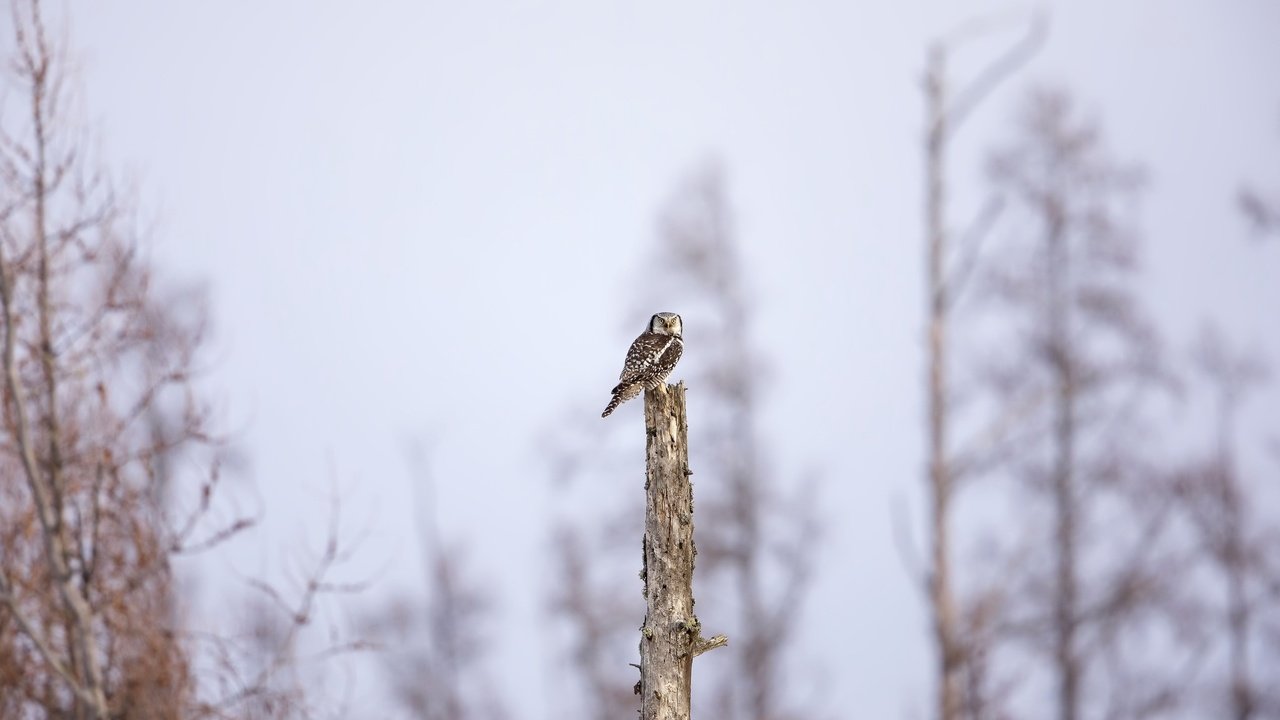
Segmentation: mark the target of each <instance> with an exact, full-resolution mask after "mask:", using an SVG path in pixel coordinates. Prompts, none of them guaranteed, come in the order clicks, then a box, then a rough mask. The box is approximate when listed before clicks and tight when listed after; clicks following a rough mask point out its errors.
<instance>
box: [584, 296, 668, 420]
mask: <svg viewBox="0 0 1280 720" xmlns="http://www.w3.org/2000/svg"><path fill="white" fill-rule="evenodd" d="M682 330H683V328H682V327H681V324H680V316H679V315H677V314H675V313H669V312H660V313H658V314H657V315H654V316H653V317H651V318H649V328H648V329H647V330H645V331H644V332H643V333H641V334H640V337H638V338H636V339H635V342H633V343H631V349H630V350H628V351H627V360H626V362H625V363H623V365H622V375H621V376H619V377H620V382H619V383H618V385H617V387H615V388H614V389H613V399H611V400H610V401H609V404H608V405H606V406H605V408H604V412H603V413H601V414H600V417H609V413H611V412H613V411H614V410H615V409H617V407H618V406H619V405H621V404H622V403H624V402H626V401H628V400H630V399H631V398H633V397H635V396H637V395H639V394H640V392H641V391H642V390H646V389H652V388H655V387H657V386H658V385H661V384H662V383H663V382H664V381H666V379H667V376H668V375H670V374H671V371H672V370H674V369H675V367H676V363H677V362H679V360H680V354H681V353H683V352H684V339H683V338H682V337H681V336H680V333H681V332H682Z"/></svg>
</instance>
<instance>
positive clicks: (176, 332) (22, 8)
mask: <svg viewBox="0 0 1280 720" xmlns="http://www.w3.org/2000/svg"><path fill="white" fill-rule="evenodd" d="M41 9H42V8H41V6H40V4H39V3H38V2H35V1H32V2H19V3H15V4H14V6H13V32H14V40H15V45H14V47H15V51H14V56H13V58H12V61H11V62H10V63H8V64H7V67H9V68H11V73H12V74H11V82H12V84H11V87H12V88H13V89H14V90H15V93H14V94H15V99H16V100H17V101H18V105H19V107H20V109H21V111H22V112H21V113H20V114H10V115H7V116H6V117H5V118H4V120H5V123H4V127H3V133H2V134H0V179H2V181H3V184H4V196H3V200H2V202H3V206H2V207H0V311H2V312H3V316H2V317H0V323H3V368H4V383H3V387H4V396H3V397H4V407H3V410H4V428H3V431H4V434H3V444H2V445H0V464H2V465H3V467H4V471H3V473H2V475H0V476H2V477H3V478H5V480H3V481H0V482H2V483H3V491H4V494H5V495H6V496H7V500H8V502H6V503H4V506H3V514H4V522H3V527H4V528H6V530H7V533H6V534H7V535H8V537H6V538H5V542H4V544H3V548H4V549H3V563H2V564H0V601H3V603H4V606H5V607H6V608H7V619H8V620H11V621H12V625H11V626H10V630H11V633H10V634H8V635H7V637H6V638H5V639H6V643H5V645H4V647H3V650H0V652H4V653H5V654H6V655H9V659H11V660H12V661H13V662H14V663H16V664H10V663H8V662H6V663H3V665H4V666H5V667H18V668H23V667H25V668H30V669H31V670H29V671H27V672H23V673H21V675H20V676H19V677H17V678H10V680H13V681H14V682H13V683H12V684H10V683H5V688H6V689H5V690H4V691H3V694H4V695H5V699H4V704H5V705H6V706H8V707H12V708H15V709H16V710H17V714H18V715H19V716H21V715H27V714H31V713H35V712H37V708H39V709H40V710H39V711H40V712H48V713H51V714H56V715H60V716H65V717H76V718H90V717H92V718H106V717H107V716H108V715H109V714H112V713H120V712H125V711H130V712H140V713H141V712H145V713H147V716H148V717H177V714H178V713H179V712H180V711H181V708H183V707H185V706H187V705H188V703H189V701H190V699H191V694H192V689H193V685H192V681H191V678H190V676H189V674H188V672H187V667H186V655H185V652H184V651H183V649H182V647H181V646H180V644H178V643H177V642H175V640H174V638H173V636H172V635H171V634H170V633H168V632H167V631H166V629H165V623H164V622H163V619H165V618H170V619H171V618H172V617H173V614H174V610H173V606H172V581H171V578H170V572H169V563H168V558H169V556H170V554H171V553H172V552H173V551H175V550H180V549H182V548H183V547H184V545H185V543H186V542H187V541H188V540H189V539H190V538H189V530H188V532H181V531H179V532H177V533H170V532H168V531H166V530H165V529H164V525H165V524H164V522H163V520H164V516H165V509H164V508H163V507H162V506H161V503H160V502H158V501H159V499H160V494H159V493H158V490H159V489H160V488H159V486H158V485H157V480H158V478H159V474H160V470H161V467H160V463H161V462H162V459H163V458H166V457H169V456H171V455H173V454H175V453H178V452H187V451H189V448H190V447H192V446H196V445H200V444H204V443H207V442H208V441H209V440H210V438H209V436H208V434H207V432H206V430H205V426H206V411H205V408H204V407H203V406H202V405H201V403H200V402H199V401H198V400H197V399H196V398H197V396H196V395H195V393H194V392H192V387H191V381H192V360H193V355H194V353H195V351H196V349H197V348H198V347H199V340H200V335H201V329H202V325H201V321H200V318H199V315H198V313H197V314H195V315H186V316H184V314H183V313H182V312H180V311H176V310H175V309H174V307H168V306H166V305H165V303H164V300H165V299H164V298H160V297H157V294H156V292H155V290H154V288H153V283H152V279H151V275H150V271H149V269H148V268H147V267H146V265H145V263H143V262H142V261H141V260H140V258H139V257H138V253H137V249H136V245H135V243H134V240H133V239H132V237H131V236H130V229H129V218H128V212H127V208H126V207H125V206H124V205H123V204H122V202H121V201H120V200H119V199H118V197H117V196H116V194H115V193H114V191H113V189H112V187H111V184H110V181H109V180H108V179H107V178H106V177H105V176H103V175H102V174H100V173H99V172H98V171H97V170H96V169H95V168H94V166H93V163H92V160H91V159H90V158H88V157H87V151H88V145H87V143H86V142H85V141H84V139H83V137H82V136H81V135H80V134H79V133H78V132H77V128H76V125H75V122H74V118H73V117H71V116H70V115H69V112H70V111H69V105H70V99H71V98H70V95H69V92H68V84H69V81H68V79H67V77H66V76H65V74H64V68H65V65H66V63H65V59H64V57H63V54H62V53H63V50H62V49H61V48H60V47H59V46H57V45H55V44H53V43H52V42H51V40H50V37H49V34H48V33H47V32H46V29H45V26H44V22H43V16H42V13H41ZM179 307H180V306H179ZM158 429H162V431H156V430H158ZM216 477H217V476H216V473H215V474H214V475H212V476H210V477H209V478H207V479H206V481H205V483H206V484H205V491H206V492H207V491H211V489H212V486H213V483H214V482H215V481H216ZM157 620H161V622H157ZM140 708H141V709H140Z"/></svg>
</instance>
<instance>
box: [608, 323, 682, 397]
mask: <svg viewBox="0 0 1280 720" xmlns="http://www.w3.org/2000/svg"><path fill="white" fill-rule="evenodd" d="M673 339H674V338H672V337H671V336H670V335H658V334H657V333H645V334H643V335H641V336H640V337H638V338H636V339H635V342H633V343H631V348H630V349H628V350H627V360H626V362H624V363H623V364H622V372H621V373H620V374H619V375H618V381H619V382H618V384H619V385H630V384H631V383H633V382H636V380H638V379H639V378H640V377H641V376H643V375H644V374H645V373H647V372H648V371H649V369H650V368H652V367H653V364H654V363H655V362H657V360H658V358H659V357H660V356H661V355H662V352H663V350H665V349H666V348H667V346H668V345H670V344H671V342H672V340H673Z"/></svg>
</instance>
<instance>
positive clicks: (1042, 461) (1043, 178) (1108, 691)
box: [979, 90, 1176, 720]
mask: <svg viewBox="0 0 1280 720" xmlns="http://www.w3.org/2000/svg"><path fill="white" fill-rule="evenodd" d="M991 177H992V181H993V184H994V186H995V187H996V188H997V190H999V191H1000V192H1002V193H1004V194H1005V195H1006V197H1007V201H1008V203H1009V207H1010V214H1011V215H1012V217H1011V218H1010V223H1009V231H1008V234H1007V236H1006V239H1007V242H1005V243H1004V244H1003V245H1001V246H1000V248H999V250H1000V252H1001V255H1000V258H1001V263H1000V264H999V265H994V264H993V265H992V266H991V267H990V269H989V271H988V272H987V273H986V278H987V280H988V284H987V285H986V286H985V288H984V290H985V291H986V295H985V296H984V301H985V303H984V307H983V309H984V311H994V313H995V314H996V316H995V317H994V318H993V322H994V323H995V324H994V325H993V326H992V327H989V328H988V333H987V334H986V335H984V336H983V337H982V338H981V339H980V340H979V342H982V343H984V344H986V345H987V346H988V347H999V348H1002V349H1003V350H1004V352H1003V353H1002V354H1001V356H1000V357H997V358H992V359H991V360H990V361H989V362H988V363H987V364H986V365H985V367H986V373H987V374H986V378H987V380H988V382H989V387H990V388H991V390H992V393H991V398H992V403H991V404H992V406H993V407H995V408H996V409H997V412H998V413H999V414H1002V415H1003V414H1008V413H1010V412H1011V411H1012V410H1014V409H1016V413H1017V414H1018V415H1019V416H1020V417H1021V421H1020V422H1019V424H1018V428H1017V430H1016V431H1015V432H1012V433H1009V434H1008V435H1007V436H1006V437H1005V438H1004V439H1003V441H1002V443H1001V447H1000V448H999V452H998V453H996V454H995V456H996V457H998V458H999V461H998V463H997V464H996V467H997V468H998V469H999V470H1000V471H1001V472H1003V473H1005V474H1006V475H1007V476H1009V477H1011V478H1012V479H1014V480H1015V481H1016V484H1015V486H1014V487H1013V488H1012V489H1011V491H1010V492H1011V493H1012V497H1011V499H1010V503H1011V506H1012V507H1014V508H1017V512H1018V515H1019V516H1020V517H1022V518H1026V519H1027V520H1029V522H1030V523H1031V524H1030V525H1029V526H1028V527H1027V529H1026V530H1025V531H1024V533H1023V536H1022V537H1021V538H1020V539H1019V540H1018V542H1017V544H1016V545H1015V544H1011V545H1012V547H1010V548H1007V553H1008V554H1007V555H1006V557H1015V556H1021V557H1022V558H1023V560H1022V561H1021V562H1009V563H1007V564H1005V565H1002V566H1001V567H1005V568H1006V570H1007V572H1009V573H1011V576H1009V577H1005V578H1001V579H1000V582H1001V583H1002V585H1003V586H1004V587H1005V588H1007V590H1006V592H1005V596H1006V600H1007V601H1006V602H1005V604H1004V606H1003V609H1002V611H1001V614H1002V617H1001V620H1000V623H1001V625H1002V626H1003V627H1004V630H1003V631H1002V632H1004V633H1007V636H1006V639H1008V638H1010V637H1011V638H1015V639H1016V642H1018V643H1020V644H1022V645H1023V646H1025V647H1029V648H1031V649H1032V650H1033V651H1034V655H1033V656H1032V657H1033V658H1040V659H1043V660H1044V667H1046V668H1047V669H1048V671H1049V672H1048V675H1049V676H1050V677H1051V678H1052V683H1053V685H1054V692H1055V697H1056V703H1055V705H1056V714H1057V716H1058V717H1059V718H1061V719H1062V720H1077V719H1078V718H1080V717H1083V716H1085V715H1091V716H1092V715H1100V716H1104V717H1144V716H1149V715H1151V714H1153V713H1157V712H1160V711H1163V710H1166V709H1167V708H1168V707H1170V706H1171V704H1172V703H1173V702H1174V700H1175V691H1176V687H1175V686H1174V685H1173V684H1172V683H1170V682H1164V681H1162V680H1161V679H1160V678H1158V677H1155V676H1153V675H1151V674H1150V673H1147V672H1146V671H1145V668H1144V666H1143V664H1142V662H1141V658H1135V657H1131V656H1130V655H1131V654H1133V653H1136V652H1137V651H1136V650H1134V648H1137V647H1141V646H1142V644H1141V643H1136V642H1135V643H1126V642H1124V639H1125V638H1135V637H1140V636H1149V635H1150V634H1152V633H1156V632H1159V631H1161V629H1162V628H1163V631H1165V632H1168V627H1169V626H1168V625H1167V624H1162V622H1163V621H1164V620H1167V618H1165V617H1164V615H1163V614H1162V591H1163V589H1164V588H1163V585H1164V583H1165V582H1167V580H1168V578H1169V575H1168V573H1167V570H1168V569H1169V568H1168V566H1167V564H1166V562H1167V558H1166V557H1165V556H1164V555H1162V548H1164V547H1166V546H1165V544H1163V542H1162V541H1163V540H1164V539H1165V538H1166V537H1167V535H1168V533H1169V526H1170V522H1169V519H1170V506H1171V502H1170V499H1169V498H1168V497H1167V493H1164V492H1162V490H1163V487H1162V486H1161V484H1160V483H1159V473H1158V472H1157V471H1156V468H1155V467H1154V466H1153V464H1152V463H1151V462H1150V460H1149V459H1148V458H1145V457H1144V456H1143V455H1142V454H1141V452H1140V448H1141V447H1142V444H1143V442H1142V441H1147V442H1149V441H1150V438H1149V435H1148V432H1149V429H1148V427H1147V425H1146V424H1144V423H1143V417H1142V411H1143V410H1144V409H1145V408H1146V407H1148V405H1147V403H1148V401H1151V400H1152V399H1153V398H1154V397H1156V393H1155V392H1154V391H1157V390H1159V389H1161V388H1163V387H1165V386H1166V383H1167V381H1168V374H1167V372H1166V371H1165V369H1164V364H1163V360H1162V357H1161V352H1160V343H1159V340H1158V337H1157V336H1156V334H1155V331H1154V329H1153V328H1152V326H1151V325H1150V323H1149V322H1148V321H1147V320H1146V319H1145V317H1144V314H1143V312H1142V310H1141V308H1140V306H1139V304H1138V301H1137V298H1136V296H1135V295H1134V292H1133V282H1134V273H1135V271H1136V268H1137V263H1138V250H1137V235H1136V231H1135V229H1134V226H1133V224H1132V221H1131V219H1130V218H1131V209H1132V207H1133V202H1134V198H1135V193H1136V192H1137V190H1138V189H1139V186H1140V180H1141V174H1140V172H1139V171H1138V170H1136V169H1135V168H1132V167H1129V166H1126V165H1123V164H1120V163H1117V162H1116V161H1114V160H1112V159H1111V157H1110V156H1109V155H1108V153H1107V150H1106V148H1105V146H1104V145H1103V143H1102V140H1101V137H1100V135H1099V133H1098V130H1097V128H1096V127H1095V126H1094V125H1093V124H1092V123H1090V122H1088V121H1085V120H1082V119H1081V118H1080V117H1079V112H1078V110H1077V109H1076V108H1075V106H1074V104H1073V103H1072V102H1071V100H1070V98H1069V97H1068V96H1067V95H1066V94H1065V93H1064V92H1062V91H1054V90H1037V91H1034V92H1032V93H1031V94H1030V95H1029V96H1028V99H1027V102H1026V103H1025V105H1024V106H1023V108H1022V112H1021V115H1020V118H1019V126H1018V133H1017V135H1016V136H1015V138H1014V139H1013V140H1012V141H1011V142H1010V144H1009V145H1008V146H1007V147H1005V148H1004V149H1003V150H1001V151H999V152H997V153H995V154H994V155H993V158H992V162H991ZM1169 622H1170V623H1171V622H1172V621H1169ZM1144 633H1145V634H1146V635H1144ZM1005 648H1006V649H1008V648H1009V646H1008V645H1005ZM1127 653H1128V654H1127ZM1018 664H1019V665H1025V658H1024V659H1023V660H1021V661H1019V662H1018Z"/></svg>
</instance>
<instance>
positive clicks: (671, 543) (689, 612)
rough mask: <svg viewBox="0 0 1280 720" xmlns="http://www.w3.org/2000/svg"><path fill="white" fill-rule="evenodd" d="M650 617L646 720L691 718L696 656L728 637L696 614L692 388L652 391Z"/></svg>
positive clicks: (647, 522)
mask: <svg viewBox="0 0 1280 720" xmlns="http://www.w3.org/2000/svg"><path fill="white" fill-rule="evenodd" d="M644 422H645V435H646V443H645V513H644V569H643V571H642V572H641V576H642V578H643V580H644V597H645V618H644V625H643V626H642V627H641V628H640V684H639V692H640V695H641V701H640V708H641V709H640V717H641V720H688V719H689V716H690V712H691V710H690V704H691V701H690V696H691V688H692V680H691V677H692V669H693V658H694V657H696V656H697V655H699V654H701V653H702V652H705V651H706V650H709V649H711V648H713V647H719V646H720V645H723V644H724V643H725V642H726V640H725V638H724V637H723V636H717V637H715V638H712V639H711V640H703V638H702V635H701V633H700V630H701V624H700V623H699V622H698V618H697V617H696V616H695V615H694V614H693V558H694V555H696V551H695V550H694V545H693V485H692V483H690V481H689V476H690V475H691V474H692V473H691V472H690V471H689V442H688V436H689V425H688V421H687V419H686V416H685V388H684V385H683V384H680V385H665V386H663V385H659V386H658V387H657V388H655V389H653V390H646V391H645V394H644Z"/></svg>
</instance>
